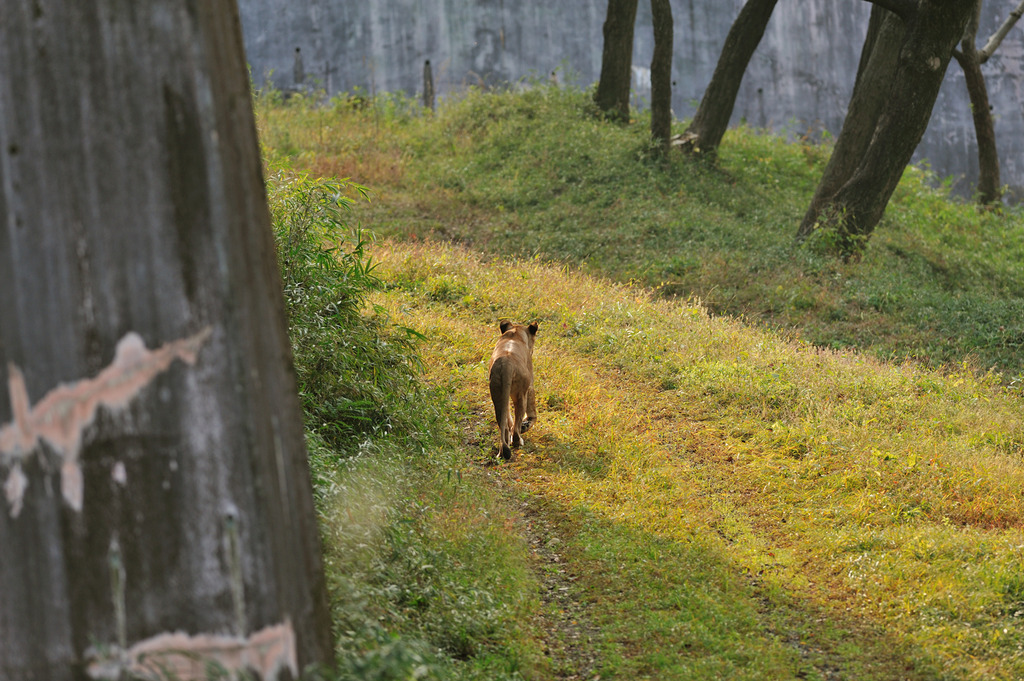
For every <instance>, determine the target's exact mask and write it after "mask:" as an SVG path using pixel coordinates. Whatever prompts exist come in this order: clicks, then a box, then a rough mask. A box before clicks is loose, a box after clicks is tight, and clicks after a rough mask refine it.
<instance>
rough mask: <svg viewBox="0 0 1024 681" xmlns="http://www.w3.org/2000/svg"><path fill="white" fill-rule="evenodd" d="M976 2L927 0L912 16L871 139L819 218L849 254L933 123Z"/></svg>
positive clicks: (869, 227)
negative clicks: (948, 69)
mask: <svg viewBox="0 0 1024 681" xmlns="http://www.w3.org/2000/svg"><path fill="white" fill-rule="evenodd" d="M972 7H973V3H968V2H964V1H963V0H921V2H920V3H919V4H918V5H917V7H916V10H915V11H913V12H912V13H911V15H910V16H909V20H908V24H907V29H906V40H905V42H904V43H903V45H902V47H901V48H900V53H899V58H898V60H897V64H896V70H895V73H894V74H893V78H892V85H891V87H890V89H889V91H888V98H887V100H886V102H885V105H884V107H883V110H882V112H881V115H880V116H879V119H878V124H877V126H876V128H875V131H874V134H873V136H872V138H871V142H870V144H869V145H868V148H867V149H866V150H865V152H864V155H863V157H862V158H861V161H860V163H859V164H858V166H857V170H856V171H855V172H854V174H853V175H852V176H851V178H850V179H849V180H848V181H847V182H846V183H844V184H843V186H842V187H840V188H839V189H838V190H837V191H836V193H835V195H834V196H833V197H832V198H831V200H829V201H827V202H826V204H825V205H824V206H823V207H822V210H821V211H820V212H819V216H820V218H819V220H818V223H822V222H825V223H826V224H827V226H829V227H831V228H834V229H835V230H836V233H837V247H838V249H839V251H840V253H842V254H843V255H847V256H848V255H851V254H854V253H856V252H857V251H859V250H860V249H861V248H862V247H863V244H864V242H865V241H866V239H867V238H868V237H870V235H871V232H872V231H873V230H874V228H875V226H876V225H877V224H878V221H879V220H881V218H882V214H883V213H884V212H885V207H886V205H887V204H888V203H889V198H890V197H891V196H892V193H893V191H894V190H895V189H896V185H897V184H898V183H899V180H900V177H901V176H902V174H903V170H904V169H905V168H906V166H907V163H909V162H910V158H911V157H912V156H913V154H914V149H916V148H917V144H918V142H920V140H921V137H922V136H923V135H924V131H925V129H926V128H927V127H928V120H929V119H930V118H931V112H932V107H933V106H934V104H935V98H936V97H937V96H938V92H939V87H940V86H941V85H942V78H943V76H944V75H945V72H946V67H947V66H948V64H949V59H950V57H951V55H952V52H953V48H954V46H955V45H956V43H957V42H958V41H959V40H960V38H961V37H962V36H963V32H964V28H965V27H966V25H967V20H968V19H969V17H970V13H971V11H972ZM876 49H877V48H876ZM844 128H845V125H844Z"/></svg>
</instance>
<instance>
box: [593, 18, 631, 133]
mask: <svg viewBox="0 0 1024 681" xmlns="http://www.w3.org/2000/svg"><path fill="white" fill-rule="evenodd" d="M638 3H639V0H608V14H607V16H606V17H605V20H604V49H603V51H602V53H601V77H600V80H598V82H597V92H595V93H594V102H595V103H596V104H597V106H598V108H599V109H601V111H603V112H604V113H605V114H606V115H607V116H609V117H610V118H614V119H616V120H619V121H622V122H628V121H629V88H630V85H631V84H632V81H633V25H634V24H635V23H636V7H637V4H638Z"/></svg>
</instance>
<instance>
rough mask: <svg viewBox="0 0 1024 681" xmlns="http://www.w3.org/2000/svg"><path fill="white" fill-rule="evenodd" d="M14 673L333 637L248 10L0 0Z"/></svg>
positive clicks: (0, 605)
mask: <svg viewBox="0 0 1024 681" xmlns="http://www.w3.org/2000/svg"><path fill="white" fill-rule="evenodd" d="M2 14H3V20H2V21H0V64H3V68H0V220H2V224H0V381H2V383H3V389H0V485H2V487H3V491H4V495H3V497H2V498H0V594H2V595H0V680H2V681H32V680H40V681H65V680H72V679H75V680H78V679H84V678H89V677H91V678H111V679H113V678H122V677H128V676H132V677H134V675H138V674H140V673H142V671H143V668H142V667H143V665H144V664H148V665H149V666H148V669H150V670H151V671H152V670H156V669H163V672H162V673H163V674H165V675H168V677H169V678H171V677H173V678H179V679H192V678H206V676H205V672H206V669H207V668H206V664H207V663H209V664H212V665H214V666H216V665H219V666H221V667H223V668H225V669H227V670H229V671H231V670H241V669H242V668H251V669H252V670H253V671H255V672H256V675H257V676H258V677H259V678H264V679H278V678H282V679H284V678H294V677H296V676H297V675H298V673H299V672H300V671H301V669H302V668H303V667H304V666H305V665H307V664H310V663H323V662H327V661H329V660H330V659H331V656H332V640H331V634H330V619H329V612H328V608H327V599H326V589H325V584H324V579H323V572H322V567H321V562H320V560H321V559H320V552H319V534H318V528H317V524H316V518H315V513H314V508H313V503H312V494H311V486H310V478H309V470H308V463H307V459H306V454H305V448H304V443H303V431H302V421H301V414H300V409H299V404H298V400H297V397H296V392H295V382H294V375H293V372H292V370H291V367H290V351H289V347H290V346H289V342H288V338H287V333H286V332H287V330H286V327H285V317H284V305H283V300H282V295H281V288H280V286H281V284H280V277H279V273H278V269H277V266H276V259H275V254H274V246H273V240H272V235H271V231H270V216H269V213H268V210H267V205H266V196H265V192H264V187H263V181H262V177H261V163H260V156H259V147H258V143H257V138H256V130H255V125H254V121H253V113H252V105H251V98H250V93H249V83H248V77H247V69H246V62H245V55H244V51H243V46H242V36H241V28H240V25H239V20H238V14H237V9H236V7H235V2H234V0H208V1H207V2H190V1H186V0H151V1H150V2H145V3H133V4H132V5H131V8H130V11H128V9H126V6H125V5H124V3H121V2H114V1H113V0H95V1H94V2H88V3H84V2H79V0H51V1H50V2H46V3H39V2H33V1H32V0H7V1H6V2H5V3H4V7H3V10H2Z"/></svg>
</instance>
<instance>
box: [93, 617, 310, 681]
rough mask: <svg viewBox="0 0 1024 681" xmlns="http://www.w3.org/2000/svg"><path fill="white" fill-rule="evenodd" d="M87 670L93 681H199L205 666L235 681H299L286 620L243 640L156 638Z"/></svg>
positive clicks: (110, 652)
mask: <svg viewBox="0 0 1024 681" xmlns="http://www.w3.org/2000/svg"><path fill="white" fill-rule="evenodd" d="M103 652H104V653H105V654H103V655H100V654H96V651H93V653H94V656H93V659H92V661H91V662H90V663H89V666H88V670H87V671H88V673H89V676H91V677H92V678H94V679H119V678H123V675H124V674H126V673H127V674H128V675H130V676H132V677H133V678H143V679H149V678H160V679H165V678H168V679H180V680H181V681H200V680H201V679H206V678H209V677H208V672H209V669H210V663H215V664H216V665H219V666H220V667H221V668H222V669H223V670H224V671H225V672H228V673H229V674H231V678H235V675H236V674H239V673H240V672H256V674H257V675H258V676H257V678H259V679H276V678H278V677H279V676H280V674H281V672H283V671H284V670H286V669H287V670H288V671H289V672H291V676H292V678H298V676H299V663H298V658H297V656H296V652H295V631H294V629H293V628H292V623H291V621H290V620H288V619H286V620H285V621H284V622H283V623H281V624H277V625H272V626H268V627H265V628H263V629H260V630H259V631H256V632H253V633H252V635H250V636H249V637H248V638H243V637H241V636H224V635H216V634H197V635H195V636H190V635H188V634H185V633H182V632H175V633H166V634H158V635H156V636H154V637H152V638H148V639H146V640H145V641H140V642H138V643H136V644H135V645H133V646H132V647H130V648H129V649H128V650H124V651H121V650H117V649H106V650H104V651H103Z"/></svg>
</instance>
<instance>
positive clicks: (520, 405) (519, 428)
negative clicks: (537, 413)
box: [512, 398, 526, 447]
mask: <svg viewBox="0 0 1024 681" xmlns="http://www.w3.org/2000/svg"><path fill="white" fill-rule="evenodd" d="M525 401H526V400H524V399H522V398H520V399H518V400H513V401H512V403H513V407H515V413H516V420H515V425H514V426H513V427H512V446H513V447H522V446H523V436H522V433H523V431H524V430H526V428H524V427H523V417H524V416H526V405H525V404H524V402H525Z"/></svg>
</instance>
